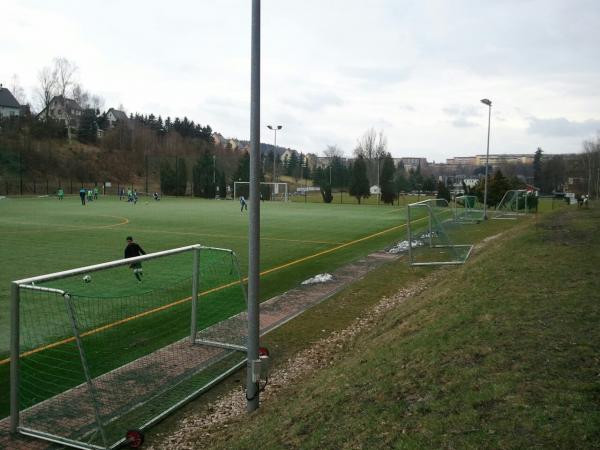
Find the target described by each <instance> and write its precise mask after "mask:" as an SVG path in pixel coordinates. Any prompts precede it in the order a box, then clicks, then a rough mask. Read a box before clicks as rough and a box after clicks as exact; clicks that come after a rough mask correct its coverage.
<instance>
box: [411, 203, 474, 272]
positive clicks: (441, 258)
mask: <svg viewBox="0 0 600 450" xmlns="http://www.w3.org/2000/svg"><path fill="white" fill-rule="evenodd" d="M406 219H407V223H406V225H407V226H406V228H407V231H408V263H409V264H410V265H412V266H428V265H448V264H463V263H464V262H465V261H466V260H467V258H468V257H469V255H470V253H471V250H472V248H473V246H472V245H467V244H457V243H456V242H457V241H459V242H460V241H462V240H464V239H465V236H464V232H463V233H461V232H460V227H457V226H455V224H456V222H455V221H454V212H453V209H452V208H450V206H449V205H448V202H447V201H446V200H444V199H430V200H424V201H421V202H417V203H411V204H409V205H408V206H407V217H406ZM463 228H464V227H463Z"/></svg>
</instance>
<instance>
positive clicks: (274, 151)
mask: <svg viewBox="0 0 600 450" xmlns="http://www.w3.org/2000/svg"><path fill="white" fill-rule="evenodd" d="M267 128H268V129H269V130H273V133H274V134H275V137H274V140H273V183H275V163H276V161H277V130H281V129H282V128H283V125H267Z"/></svg>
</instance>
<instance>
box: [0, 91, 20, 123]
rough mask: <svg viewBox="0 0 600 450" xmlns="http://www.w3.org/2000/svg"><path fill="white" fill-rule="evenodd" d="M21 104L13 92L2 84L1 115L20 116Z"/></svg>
mask: <svg viewBox="0 0 600 450" xmlns="http://www.w3.org/2000/svg"><path fill="white" fill-rule="evenodd" d="M20 114H21V105H19V102H18V101H17V99H16V98H15V97H14V95H12V93H11V92H10V91H9V90H8V89H7V88H5V87H2V85H1V84H0V117H10V116H18V115H20Z"/></svg>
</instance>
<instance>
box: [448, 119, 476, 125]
mask: <svg viewBox="0 0 600 450" xmlns="http://www.w3.org/2000/svg"><path fill="white" fill-rule="evenodd" d="M450 123H451V124H452V126H454V127H457V128H467V127H474V126H476V125H477V124H476V123H475V122H470V121H469V120H467V119H466V118H464V117H459V118H457V119H454V120H453V121H452V122H450Z"/></svg>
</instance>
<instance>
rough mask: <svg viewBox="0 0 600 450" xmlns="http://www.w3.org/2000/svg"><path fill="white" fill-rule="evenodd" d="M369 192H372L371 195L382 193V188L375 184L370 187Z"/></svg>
mask: <svg viewBox="0 0 600 450" xmlns="http://www.w3.org/2000/svg"><path fill="white" fill-rule="evenodd" d="M369 192H371V195H379V194H381V189H380V188H379V186H377V185H376V184H374V185H373V186H371V187H370V188H369Z"/></svg>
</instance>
